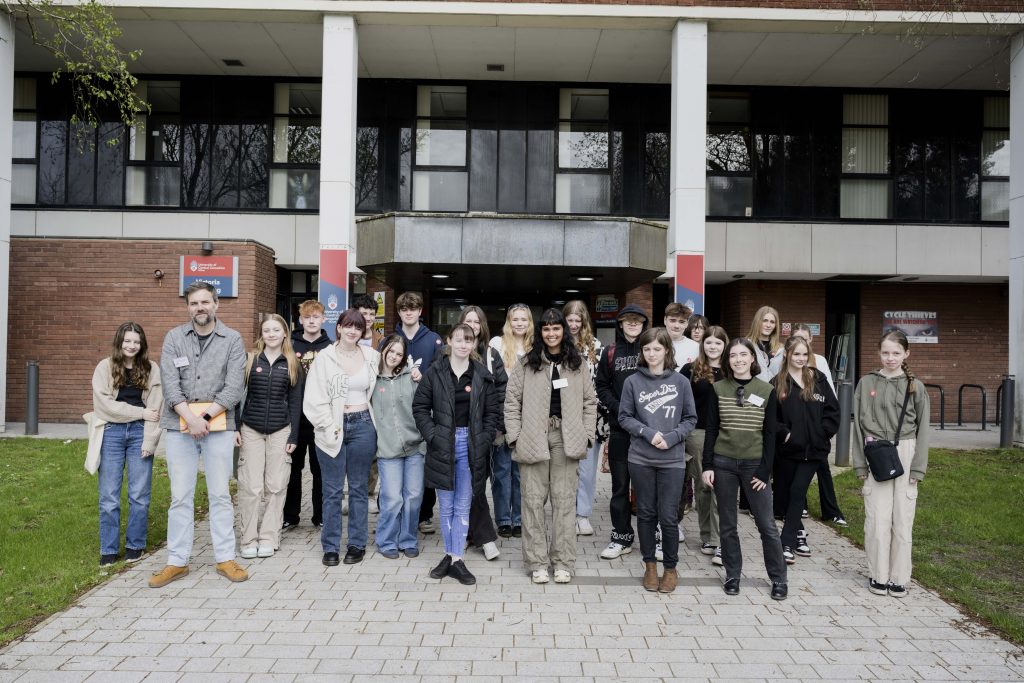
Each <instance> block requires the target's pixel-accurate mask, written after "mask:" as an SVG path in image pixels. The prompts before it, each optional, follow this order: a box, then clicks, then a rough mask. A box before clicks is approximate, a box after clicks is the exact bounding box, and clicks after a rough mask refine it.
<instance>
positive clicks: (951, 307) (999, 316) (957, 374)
mask: <svg viewBox="0 0 1024 683" xmlns="http://www.w3.org/2000/svg"><path fill="white" fill-rule="evenodd" d="M893 309H898V310H903V311H935V312H937V313H938V327H939V343H938V344H911V346H910V358H909V359H908V363H909V364H910V367H911V370H913V372H914V374H915V375H916V376H917V377H918V378H919V379H920V380H921V381H923V382H927V383H929V384H940V385H942V386H943V388H944V389H945V392H946V423H947V425H948V424H950V423H952V424H956V400H957V389H958V388H959V386H960V385H961V384H965V383H969V384H981V385H982V386H984V387H985V390H986V391H987V392H988V419H989V420H990V421H992V420H994V419H995V412H996V390H997V389H998V388H999V384H1000V382H1002V379H1003V375H1004V374H1005V373H1006V372H1007V365H1008V363H1007V359H1008V358H1009V343H1008V339H1007V336H1008V334H1009V323H1008V316H1009V309H1008V299H1007V286H1006V285H1005V284H996V285H980V284H960V283H957V284H871V285H864V286H862V287H861V305H860V338H861V344H860V358H859V364H860V370H859V373H860V374H861V375H863V374H864V373H866V372H869V371H871V370H874V369H877V368H878V367H879V366H880V364H881V363H880V361H879V358H878V340H879V339H880V338H881V336H882V313H883V312H884V311H887V310H893ZM930 394H931V396H932V419H933V420H935V421H936V422H937V421H938V418H939V412H938V410H939V399H938V392H935V391H932V392H930ZM964 420H965V421H966V422H980V421H981V398H980V396H979V392H978V391H977V390H976V389H975V390H965V391H964Z"/></svg>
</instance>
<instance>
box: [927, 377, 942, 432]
mask: <svg viewBox="0 0 1024 683" xmlns="http://www.w3.org/2000/svg"><path fill="white" fill-rule="evenodd" d="M924 386H925V388H926V389H938V390H939V429H945V428H946V391H945V390H944V389H943V388H942V385H941V384H925V385H924Z"/></svg>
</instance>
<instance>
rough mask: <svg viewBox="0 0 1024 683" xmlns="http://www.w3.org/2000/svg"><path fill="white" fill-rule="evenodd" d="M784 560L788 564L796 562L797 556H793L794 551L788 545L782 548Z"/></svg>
mask: <svg viewBox="0 0 1024 683" xmlns="http://www.w3.org/2000/svg"><path fill="white" fill-rule="evenodd" d="M782 559H784V560H785V561H786V564H793V563H795V562H796V555H794V554H793V549H792V548H790V547H789V546H788V545H785V546H782Z"/></svg>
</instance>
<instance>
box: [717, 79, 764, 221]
mask: <svg viewBox="0 0 1024 683" xmlns="http://www.w3.org/2000/svg"><path fill="white" fill-rule="evenodd" d="M706 156H707V161H706V164H707V166H706V168H707V189H706V194H707V203H706V210H707V214H708V215H709V216H751V215H752V213H753V176H752V173H751V170H752V164H751V158H752V154H751V140H750V97H749V96H748V95H746V94H744V93H736V94H729V93H720V94H716V95H715V96H713V97H709V98H708V127H707V154H706Z"/></svg>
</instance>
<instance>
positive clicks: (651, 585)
mask: <svg viewBox="0 0 1024 683" xmlns="http://www.w3.org/2000/svg"><path fill="white" fill-rule="evenodd" d="M644 566H645V567H646V570H645V571H644V589H645V590H649V591H656V590H658V563H657V562H644Z"/></svg>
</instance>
